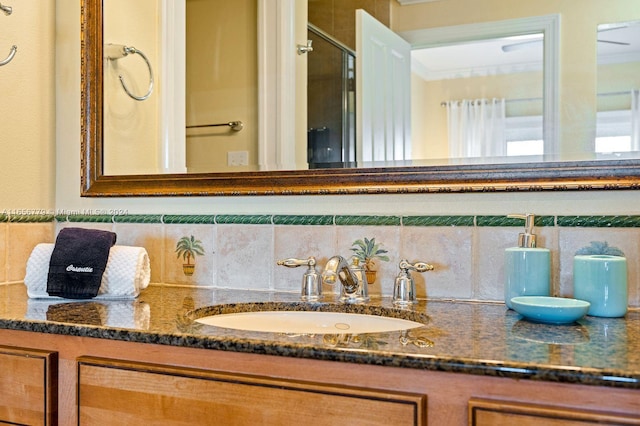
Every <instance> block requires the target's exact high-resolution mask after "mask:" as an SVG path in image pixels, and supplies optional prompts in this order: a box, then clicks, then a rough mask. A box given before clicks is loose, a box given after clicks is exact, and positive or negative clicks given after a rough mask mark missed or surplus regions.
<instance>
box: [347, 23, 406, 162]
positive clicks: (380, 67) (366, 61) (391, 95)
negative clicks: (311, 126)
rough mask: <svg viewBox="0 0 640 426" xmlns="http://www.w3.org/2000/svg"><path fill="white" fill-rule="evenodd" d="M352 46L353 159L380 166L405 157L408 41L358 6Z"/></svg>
mask: <svg viewBox="0 0 640 426" xmlns="http://www.w3.org/2000/svg"><path fill="white" fill-rule="evenodd" d="M356 52H357V56H356V82H357V83H356V94H357V101H356V111H357V114H356V123H357V129H358V131H357V135H358V136H357V142H356V144H357V145H356V146H357V150H358V164H359V165H364V166H383V165H386V164H392V162H396V163H395V164H397V162H399V161H403V160H410V159H411V46H410V44H409V43H408V42H407V41H405V40H404V39H403V38H402V37H400V36H399V35H397V34H396V33H394V32H393V31H391V30H390V29H389V28H387V27H386V26H385V25H383V24H382V23H380V22H378V21H377V20H376V19H375V18H373V17H372V16H371V15H369V14H368V13H367V12H365V11H364V10H357V11H356ZM369 162H376V163H375V164H367V163H369Z"/></svg>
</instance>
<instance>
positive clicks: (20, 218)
mask: <svg viewBox="0 0 640 426" xmlns="http://www.w3.org/2000/svg"><path fill="white" fill-rule="evenodd" d="M6 217H7V220H6V221H5V220H3V222H9V223H48V222H53V221H54V220H55V216H54V215H53V214H37V213H36V214H9V215H6Z"/></svg>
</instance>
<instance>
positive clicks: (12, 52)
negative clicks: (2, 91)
mask: <svg viewBox="0 0 640 426" xmlns="http://www.w3.org/2000/svg"><path fill="white" fill-rule="evenodd" d="M17 50H18V46H16V45H15V44H14V45H13V46H11V50H10V51H9V56H7V57H6V59H4V60H3V61H0V67H1V66H3V65H7V64H8V63H9V62H11V60H12V59H13V57H14V56H16V52H17Z"/></svg>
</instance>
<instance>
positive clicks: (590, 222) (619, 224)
mask: <svg viewBox="0 0 640 426" xmlns="http://www.w3.org/2000/svg"><path fill="white" fill-rule="evenodd" d="M558 226H565V227H584V228H640V216H558Z"/></svg>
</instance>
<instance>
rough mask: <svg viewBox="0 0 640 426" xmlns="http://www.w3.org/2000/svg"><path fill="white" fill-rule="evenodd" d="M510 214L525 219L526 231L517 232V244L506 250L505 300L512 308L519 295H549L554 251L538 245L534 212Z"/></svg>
mask: <svg viewBox="0 0 640 426" xmlns="http://www.w3.org/2000/svg"><path fill="white" fill-rule="evenodd" d="M507 217H510V218H518V219H524V221H525V225H524V228H525V230H524V233H521V234H519V235H518V246H517V247H510V248H507V249H506V250H505V256H504V260H505V262H504V269H505V283H504V301H505V303H506V304H507V307H508V308H509V309H512V307H511V298H513V297H516V296H549V294H550V290H551V285H550V283H551V253H550V251H549V249H546V248H540V247H537V246H536V234H534V233H533V225H534V222H535V215H533V214H526V215H522V214H513V215H509V216H507Z"/></svg>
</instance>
